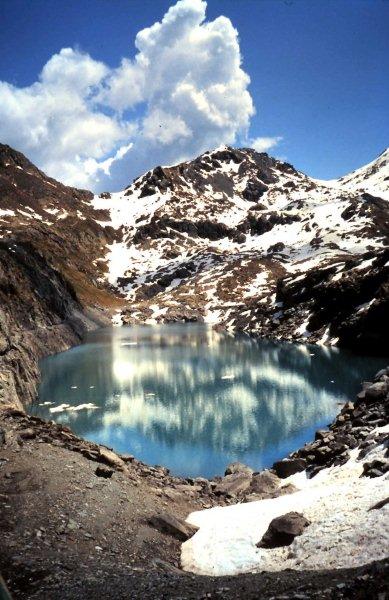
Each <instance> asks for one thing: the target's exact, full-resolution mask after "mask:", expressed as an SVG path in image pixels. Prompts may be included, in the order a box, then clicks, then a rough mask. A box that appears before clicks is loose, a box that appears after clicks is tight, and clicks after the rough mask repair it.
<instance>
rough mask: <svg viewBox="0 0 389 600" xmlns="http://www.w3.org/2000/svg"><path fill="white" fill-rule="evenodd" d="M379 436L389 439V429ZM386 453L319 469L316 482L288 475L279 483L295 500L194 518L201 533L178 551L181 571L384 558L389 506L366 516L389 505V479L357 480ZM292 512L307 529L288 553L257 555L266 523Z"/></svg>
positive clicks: (335, 564) (321, 565) (334, 564)
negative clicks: (290, 485)
mask: <svg viewBox="0 0 389 600" xmlns="http://www.w3.org/2000/svg"><path fill="white" fill-rule="evenodd" d="M377 431H389V426H386V427H382V428H380V429H378V430H377ZM384 451H385V449H384V447H383V446H382V445H381V446H379V447H377V448H375V449H373V450H372V451H371V452H370V453H369V454H368V455H367V456H366V457H365V458H364V459H363V460H362V461H357V460H356V458H357V455H358V452H359V450H358V449H356V450H353V451H352V452H351V458H350V460H349V461H348V462H347V463H346V464H345V465H343V466H340V467H330V468H329V469H324V470H323V471H321V472H320V473H319V474H318V475H316V477H314V478H313V479H307V478H306V475H305V473H297V474H296V475H292V476H291V477H289V478H288V479H285V480H284V482H285V483H287V482H290V483H294V484H295V485H296V486H297V487H298V488H299V489H300V491H299V492H296V493H294V494H290V495H287V496H281V497H279V498H274V499H269V500H259V501H256V502H249V503H246V504H235V505H231V506H227V507H215V508H211V509H209V510H203V511H199V512H194V513H192V514H191V515H189V517H188V519H187V521H188V522H189V523H191V524H193V525H197V526H198V527H200V529H199V531H198V532H197V533H196V534H195V535H194V536H193V537H192V538H191V539H190V540H188V541H187V542H185V543H184V544H183V545H182V550H181V562H182V566H183V568H184V570H186V571H192V572H194V573H199V574H202V575H236V574H238V573H244V572H249V571H257V570H260V571H262V570H268V571H278V570H283V569H288V568H289V569H301V570H303V569H334V568H342V567H353V566H358V565H362V564H365V563H368V562H371V561H373V560H379V559H382V558H384V557H385V556H387V555H388V554H389V504H387V505H386V506H385V507H383V508H381V509H379V510H372V511H369V510H368V509H369V508H370V507H371V506H372V505H374V504H376V503H377V502H379V501H380V500H383V499H385V498H386V497H388V495H389V478H388V475H383V476H382V477H377V478H375V479H370V478H368V477H362V478H360V475H361V473H362V470H363V463H364V462H370V461H372V460H374V459H375V458H380V457H382V456H383V454H384ZM290 511H298V512H302V513H303V514H304V516H305V517H307V518H308V519H309V520H310V521H311V525H310V526H309V527H307V529H306V530H305V532H304V533H303V534H302V535H301V536H300V537H297V538H296V539H295V540H294V542H293V544H292V545H291V546H287V547H284V548H274V549H271V550H268V549H263V548H261V549H259V548H257V547H256V543H257V542H258V541H259V540H260V539H261V538H262V536H263V534H264V533H265V531H266V530H267V528H268V526H269V523H270V521H271V520H272V519H273V518H274V517H277V516H280V515H282V514H285V513H287V512H290Z"/></svg>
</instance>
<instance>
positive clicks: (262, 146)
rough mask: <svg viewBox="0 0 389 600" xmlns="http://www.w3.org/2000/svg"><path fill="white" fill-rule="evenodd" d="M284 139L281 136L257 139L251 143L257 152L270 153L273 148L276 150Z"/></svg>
mask: <svg viewBox="0 0 389 600" xmlns="http://www.w3.org/2000/svg"><path fill="white" fill-rule="evenodd" d="M282 139H283V138H282V137H281V136H279V135H278V136H275V137H257V138H254V139H252V140H251V141H250V146H251V147H252V148H254V150H256V151H257V152H268V151H269V150H271V149H272V148H275V146H277V145H278V144H279V143H280V142H281V141H282Z"/></svg>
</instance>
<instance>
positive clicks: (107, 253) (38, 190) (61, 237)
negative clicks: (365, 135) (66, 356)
mask: <svg viewBox="0 0 389 600" xmlns="http://www.w3.org/2000/svg"><path fill="white" fill-rule="evenodd" d="M388 169H389V166H388V151H387V150H386V151H385V152H384V153H383V154H381V155H380V156H379V157H378V158H377V159H376V160H375V161H374V162H372V163H370V164H369V165H367V166H366V167H363V168H362V169H359V170H357V171H355V172H354V173H352V174H350V175H349V176H345V177H342V178H340V179H339V180H336V181H328V182H326V181H318V180H315V179H312V178H310V177H308V176H306V175H304V174H303V173H301V172H299V171H297V170H296V169H294V168H293V167H292V166H291V165H290V164H288V163H285V162H282V161H280V160H276V159H274V158H271V157H269V156H268V155H267V154H264V153H257V152H255V151H254V150H252V149H248V148H243V149H234V148H230V147H221V148H218V149H216V150H214V151H212V152H206V153H204V154H203V155H201V156H200V157H198V158H197V159H195V160H192V161H188V162H185V163H181V164H179V165H176V166H171V167H156V168H155V169H153V170H152V171H149V172H147V173H146V174H145V175H143V176H142V177H139V178H138V179H136V180H135V181H134V182H133V184H132V185H130V186H129V187H128V188H126V189H125V190H123V191H122V192H118V193H113V194H110V193H103V194H100V195H99V196H93V195H92V194H91V193H90V192H86V191H82V190H75V189H73V188H68V187H66V186H63V185H62V184H60V183H58V182H56V181H55V180H52V179H50V178H48V177H46V176H45V175H44V174H43V173H41V172H40V171H39V170H38V169H36V168H35V167H34V166H33V165H32V164H31V163H30V162H29V161H28V160H27V159H26V158H25V157H24V156H23V155H22V154H20V153H18V152H16V151H14V150H12V149H10V148H9V147H7V146H0V236H1V237H2V238H3V243H4V244H5V245H6V246H7V248H9V249H10V251H12V249H14V250H15V249H16V250H17V248H18V244H20V243H26V242H28V243H30V244H33V245H34V247H36V248H37V249H38V250H39V252H40V253H41V254H42V255H43V256H44V257H45V259H46V260H47V261H48V262H49V263H50V264H51V265H52V266H53V267H55V269H57V270H58V271H59V272H61V273H62V274H63V275H64V276H65V278H66V279H67V280H68V281H69V282H70V283H71V285H72V286H73V287H74V289H75V293H76V294H77V296H78V297H79V298H80V299H81V301H82V302H83V303H84V304H85V305H87V306H90V305H91V304H92V305H93V306H96V305H100V306H104V308H107V307H108V308H109V309H110V310H112V309H113V308H114V307H115V306H116V307H117V312H116V313H115V315H114V320H115V321H116V322H118V323H119V322H123V323H143V322H146V323H156V322H162V321H164V322H169V321H180V320H184V321H190V320H200V321H205V322H208V323H211V324H213V325H215V326H221V327H224V328H227V329H229V330H231V331H234V330H238V331H245V332H249V333H254V334H258V335H269V336H273V337H277V338H281V339H292V340H304V341H312V342H321V343H332V344H335V343H337V342H339V343H340V344H343V345H347V346H353V347H358V348H360V349H364V350H365V351H367V350H374V351H376V350H380V351H383V346H384V345H385V344H386V339H387V337H386V336H387V333H388V332H385V325H384V326H383V325H382V321H384V323H385V314H386V311H387V308H388V267H387V261H388V256H387V245H388V244H387V241H388V232H389V224H388V202H387V200H386V198H387V194H388V176H389V173H388Z"/></svg>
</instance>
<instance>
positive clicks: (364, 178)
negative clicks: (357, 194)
mask: <svg viewBox="0 0 389 600" xmlns="http://www.w3.org/2000/svg"><path fill="white" fill-rule="evenodd" d="M335 184H338V185H339V186H340V187H341V188H344V189H348V190H352V191H356V190H363V191H365V192H369V193H370V194H373V195H375V196H380V197H381V198H385V199H386V200H389V148H386V150H384V151H383V152H382V153H381V154H380V155H379V156H378V157H377V158H376V159H375V160H373V161H372V162H371V163H369V164H368V165H365V166H364V167H362V168H361V169H357V170H356V171H353V172H352V173H350V174H349V175H345V176H344V177H340V179H338V180H337V181H336V182H335Z"/></svg>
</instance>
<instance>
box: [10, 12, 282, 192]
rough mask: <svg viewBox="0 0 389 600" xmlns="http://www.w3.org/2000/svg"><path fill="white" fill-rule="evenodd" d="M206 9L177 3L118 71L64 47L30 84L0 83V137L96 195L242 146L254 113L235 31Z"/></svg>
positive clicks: (271, 141) (49, 170)
mask: <svg viewBox="0 0 389 600" xmlns="http://www.w3.org/2000/svg"><path fill="white" fill-rule="evenodd" d="M205 11H206V2H204V1H203V0H180V1H179V2H177V4H175V5H174V6H172V7H171V8H170V9H169V10H168V11H167V13H166V14H165V15H164V17H163V19H162V20H161V21H160V22H157V23H155V24H154V25H152V26H151V27H148V28H146V29H143V30H142V31H140V32H139V33H138V34H137V36H136V39H135V46H136V49H137V53H136V54H135V56H134V58H133V59H130V58H124V59H123V60H122V62H121V64H120V66H118V68H116V69H110V68H108V67H107V66H106V65H104V64H103V63H101V62H98V61H95V60H94V59H93V58H91V57H90V56H89V55H87V54H84V53H82V52H80V51H78V50H73V49H70V48H64V49H62V50H61V51H60V52H59V53H58V54H56V55H54V56H52V57H51V58H50V60H49V61H48V62H47V64H46V65H45V66H44V67H43V70H42V72H41V74H40V76H39V80H38V81H37V82H36V83H34V84H33V85H31V86H29V87H25V88H17V87H15V86H13V85H10V84H8V83H5V82H0V139H1V140H2V141H3V142H6V143H9V144H10V145H12V146H14V147H16V148H17V149H19V150H21V151H23V152H24V153H25V154H27V156H28V157H29V158H30V159H31V160H33V161H34V162H36V163H37V164H38V166H39V167H40V168H42V169H43V170H45V171H46V172H47V173H48V174H50V175H52V176H54V177H56V178H58V179H60V180H61V181H64V182H66V183H70V184H73V185H82V186H87V187H91V188H92V189H98V190H101V189H103V188H106V189H119V188H121V187H124V186H125V185H127V184H128V182H129V180H130V179H131V178H133V177H134V176H136V175H139V174H141V173H143V172H144V171H145V170H147V169H148V168H151V167H153V166H155V165H156V164H161V163H162V164H172V163H174V162H177V161H179V160H183V159H187V158H191V157H193V156H195V155H197V154H199V153H200V152H203V151H204V150H206V149H210V148H213V147H215V146H218V145H220V144H222V143H225V144H233V143H234V142H236V140H237V138H238V136H242V138H246V137H247V132H248V128H249V124H250V118H251V116H252V115H253V114H254V106H253V102H252V99H251V96H250V93H249V91H248V85H249V82H250V79H249V77H248V75H247V74H246V73H245V72H244V71H243V69H242V67H241V55H240V49H239V42H238V33H237V31H236V29H234V27H233V26H232V24H231V22H230V20H229V19H227V18H225V17H223V16H221V17H218V18H217V19H215V20H214V21H206V20H205ZM128 115H131V116H128ZM134 115H135V116H134ZM279 139H280V138H257V139H256V140H254V141H253V142H255V143H256V144H258V147H261V148H262V149H263V147H264V146H263V144H265V146H266V143H268V144H270V145H268V146H267V147H266V148H270V147H272V145H274V144H275V143H277V142H278V141H279ZM264 140H265V141H264ZM261 144H262V146H261Z"/></svg>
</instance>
